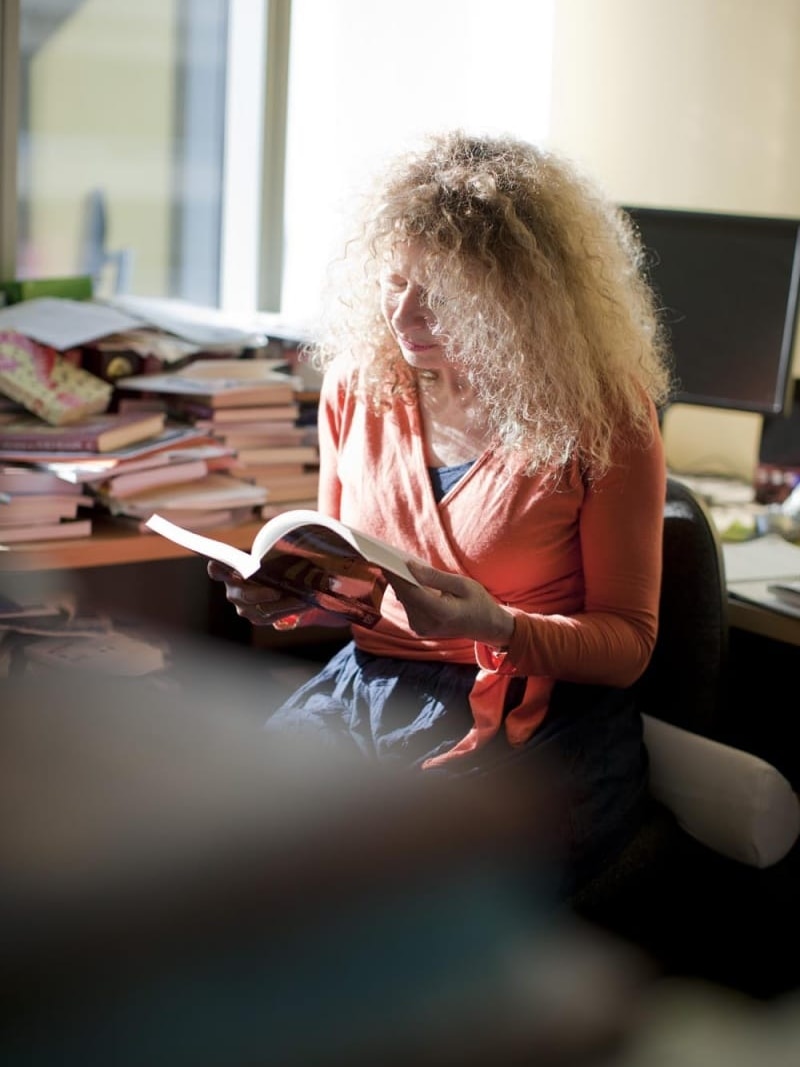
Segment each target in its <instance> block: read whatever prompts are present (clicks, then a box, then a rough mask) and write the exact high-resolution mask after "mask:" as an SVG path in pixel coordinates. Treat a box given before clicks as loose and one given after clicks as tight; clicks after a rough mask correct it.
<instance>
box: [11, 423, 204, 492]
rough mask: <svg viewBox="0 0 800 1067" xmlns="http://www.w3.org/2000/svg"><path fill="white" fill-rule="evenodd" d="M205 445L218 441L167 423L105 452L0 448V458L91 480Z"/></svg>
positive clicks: (67, 477)
mask: <svg viewBox="0 0 800 1067" xmlns="http://www.w3.org/2000/svg"><path fill="white" fill-rule="evenodd" d="M0 429H2V426H0ZM205 445H208V446H214V447H222V446H221V445H220V443H219V441H216V440H215V439H214V438H213V437H209V436H208V435H207V434H203V433H201V432H200V431H198V430H195V429H194V428H193V427H191V426H168V427H167V428H166V429H165V430H162V432H161V433H159V434H156V436H155V437H148V438H147V439H146V440H144V441H137V442H135V443H134V444H132V445H125V446H124V447H123V448H112V449H111V450H110V451H108V452H103V453H98V452H87V451H85V450H72V449H70V450H69V451H65V450H63V449H61V450H50V451H45V452H37V453H36V455H35V456H34V455H31V454H30V452H29V451H28V452H25V451H22V450H17V449H0V460H6V461H15V462H21V463H33V464H35V466H36V467H37V468H38V469H40V470H48V471H51V472H52V473H53V474H57V475H58V476H59V477H60V478H66V479H67V481H70V482H81V481H91V480H92V479H93V478H95V477H96V476H97V475H98V474H99V473H100V472H102V471H105V472H109V471H111V470H114V469H116V468H117V467H119V468H122V467H123V466H127V465H129V464H133V463H140V464H141V463H143V462H144V463H145V464H146V465H149V463H150V461H151V460H154V458H155V457H157V456H160V454H161V453H162V452H166V451H172V450H179V449H183V448H195V447H200V446H205ZM128 469H131V468H130V467H129V468H128Z"/></svg>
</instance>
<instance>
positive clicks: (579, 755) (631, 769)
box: [266, 642, 647, 890]
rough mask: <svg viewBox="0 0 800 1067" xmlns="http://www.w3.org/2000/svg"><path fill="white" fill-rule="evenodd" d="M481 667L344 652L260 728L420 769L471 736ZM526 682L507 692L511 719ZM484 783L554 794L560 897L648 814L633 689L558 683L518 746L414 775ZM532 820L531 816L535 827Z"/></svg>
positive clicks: (496, 743)
mask: <svg viewBox="0 0 800 1067" xmlns="http://www.w3.org/2000/svg"><path fill="white" fill-rule="evenodd" d="M476 672H477V667H476V666H474V665H472V664H455V663H441V662H427V661H419V660H401V659H393V658H391V657H388V656H374V655H371V654H369V653H367V652H363V651H361V650H360V649H358V648H356V646H355V644H354V643H353V642H350V643H349V644H347V645H345V646H344V648H342V649H341V650H340V651H339V652H338V653H337V654H336V655H335V656H334V657H333V658H332V659H331V660H330V661H329V662H328V663H327V664H326V665H325V666H324V667H323V668H322V669H321V670H320V671H319V673H317V674H316V675H315V676H314V677H313V678H311V679H310V680H309V681H308V682H306V683H305V684H304V685H302V686H301V687H300V688H299V689H298V690H297V691H296V692H295V693H293V694H292V695H291V696H290V697H289V699H288V700H286V701H285V702H284V703H283V704H282V705H281V706H280V707H279V708H278V709H277V710H276V711H275V712H273V713H272V714H271V715H270V716H269V718H268V720H267V723H266V728H267V729H268V730H278V731H280V732H281V733H289V734H293V735H302V736H305V737H308V738H309V739H310V740H313V741H314V742H316V743H322V744H324V745H327V746H332V747H334V748H336V749H341V750H343V751H344V753H345V754H349V753H353V752H357V753H360V754H361V755H362V756H363V757H365V758H367V759H375V760H379V761H382V762H389V763H392V764H394V765H395V766H398V767H401V768H407V769H410V770H419V769H420V768H421V765H422V764H423V762H424V761H425V760H427V759H428V758H429V757H431V756H436V755H440V754H441V753H443V752H446V751H448V750H449V749H450V748H452V747H453V745H455V744H456V743H457V742H458V741H460V740H461V739H462V738H463V737H464V735H465V734H466V733H467V732H468V731H469V730H470V728H471V727H472V713H471V710H470V705H469V693H470V690H471V689H472V685H473V682H474V680H475V675H476ZM523 688H524V679H522V678H520V679H515V680H514V681H512V685H511V687H510V690H509V697H508V707H507V709H506V710H507V711H508V710H510V709H511V708H512V707H513V706H514V704H515V703H516V702H518V701H519V699H520V697H521V696H522V690H523ZM421 773H424V774H440V775H448V776H457V777H463V776H470V777H474V778H483V779H486V781H487V783H490V782H491V780H492V779H493V777H494V775H504V776H508V775H514V776H516V777H517V778H524V777H530V776H534V780H538V779H539V778H542V776H544V775H545V774H546V775H547V781H548V783H554V785H555V788H556V789H557V791H558V796H559V801H558V806H557V807H558V810H559V811H560V814H559V817H558V822H559V826H560V837H561V841H560V848H561V851H562V854H563V856H564V866H565V870H566V873H565V879H564V881H565V887H566V888H568V889H570V890H571V889H572V888H574V887H575V886H576V885H578V884H580V883H581V882H583V881H584V880H585V879H586V878H587V877H590V876H591V874H592V873H594V872H595V871H596V870H598V869H600V868H601V867H602V866H603V865H604V864H605V863H606V862H607V861H608V860H609V859H610V858H611V857H612V856H613V855H614V854H616V853H617V852H618V851H619V850H620V849H621V848H622V847H623V846H624V844H625V843H626V841H627V840H628V839H629V838H630V837H631V835H632V834H633V833H634V832H635V830H636V828H637V827H638V826H639V825H640V823H641V820H642V818H643V815H644V811H645V810H646V804H647V757H646V751H645V748H644V744H643V741H642V722H641V716H640V715H639V712H638V710H637V708H636V706H635V702H634V698H633V694H632V692H631V691H630V690H626V689H625V690H623V689H614V688H610V687H606V686H596V685H577V684H573V683H568V682H557V683H556V685H555V687H554V690H553V694H552V697H551V701H550V707H549V710H548V713H547V716H546V717H545V719H544V722H543V723H542V724H541V726H540V727H539V729H538V730H537V731H536V733H535V734H534V735H533V737H532V738H531V739H530V740H529V741H528V742H527V743H526V744H525V745H522V746H515V747H512V746H511V745H510V744H509V743H508V741H507V740H506V737H505V733H504V732H503V731H502V730H501V731H500V733H498V735H497V736H496V737H495V738H494V739H493V740H492V741H491V742H490V743H489V744H488V745H486V746H485V747H484V748H481V749H479V750H478V751H477V752H475V753H472V754H471V755H469V756H467V757H463V758H459V759H453V760H452V761H450V762H448V763H446V764H445V765H444V766H443V767H439V768H434V769H430V770H426V771H424V772H421ZM538 815H539V813H537V819H538Z"/></svg>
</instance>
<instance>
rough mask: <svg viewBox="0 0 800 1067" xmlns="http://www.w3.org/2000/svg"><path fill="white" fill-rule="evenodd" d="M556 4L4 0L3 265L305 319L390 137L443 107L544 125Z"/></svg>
mask: <svg viewBox="0 0 800 1067" xmlns="http://www.w3.org/2000/svg"><path fill="white" fill-rule="evenodd" d="M553 3H554V0H495V2H493V3H492V4H488V3H486V2H475V0H406V2H405V3H404V4H402V5H399V4H382V3H377V4H376V3H374V0H137V2H136V3H135V4H133V3H130V2H129V0H11V2H10V3H4V5H3V10H4V18H5V21H4V23H3V28H4V30H5V36H6V38H7V37H9V35H13V34H14V31H15V27H14V21H13V19H11V20H10V21H9V18H8V15H9V12H12V13H13V11H14V9H15V8H16V9H17V11H18V16H19V18H18V33H17V35H16V40H15V41H9V40H0V46H2V48H3V59H4V65H5V67H6V69H9V65H8V60H9V58H11V59H13V60H15V61H16V65H17V71H18V94H17V99H16V100H15V101H14V103H13V106H14V108H15V112H16V113H15V115H14V116H13V122H14V123H16V124H17V129H16V155H17V159H16V173H15V174H14V173H11V174H10V175H9V173H8V163H6V164H5V170H4V173H3V182H4V183H7V182H9V181H11V182H15V185H16V203H15V204H14V207H15V209H16V214H15V217H14V218H13V220H12V219H10V217H9V210H10V209H9V196H8V193H7V190H6V193H5V195H4V197H3V207H2V215H0V223H4V225H0V231H2V233H3V234H7V233H8V232H9V228H10V224H11V223H12V222H13V227H14V229H15V230H16V239H15V242H14V253H13V257H14V267H13V269H14V271H15V273H16V275H17V276H18V277H47V276H51V277H53V276H59V275H64V274H76V273H92V274H93V275H95V277H96V279H97V288H98V292H100V294H101V295H104V294H105V293H107V292H109V291H112V292H113V291H128V292H131V293H136V294H139V295H145V296H171V297H179V298H182V299H186V300H190V301H193V302H196V303H202V304H209V305H212V306H222V307H224V308H226V309H228V310H231V311H234V312H236V313H237V314H240V315H245V316H248V315H252V314H253V313H254V312H255V311H256V309H257V308H261V309H263V310H270V311H281V312H282V313H284V314H286V315H289V316H291V317H292V318H293V319H297V320H302V319H304V318H305V317H306V316H307V315H308V314H310V313H311V312H312V311H313V306H314V303H315V299H316V294H317V293H318V291H319V286H320V283H321V279H322V273H323V271H324V266H325V264H326V263H327V261H328V260H329V258H330V256H331V255H332V253H333V251H334V250H335V248H336V245H337V239H338V238H339V237H340V235H341V231H342V226H343V222H344V220H345V217H346V216H345V211H346V207H347V204H348V203H349V202H350V199H351V197H352V196H353V195H354V194H355V193H357V191H358V189H359V188H360V187H361V185H362V184H363V181H364V176H365V174H366V172H367V171H368V170H371V169H372V168H373V167H374V166H375V164H376V163H377V162H378V161H379V160H380V159H381V158H382V157H383V156H384V155H386V154H387V153H388V152H391V151H394V150H395V149H396V148H398V147H400V146H401V145H402V144H404V143H405V142H407V141H408V139H409V138H412V137H416V136H417V135H418V134H420V133H422V132H425V131H427V130H430V129H434V128H441V127H443V126H452V125H460V126H465V127H466V128H469V129H475V130H485V131H494V132H499V131H510V132H514V133H517V134H519V135H520V136H524V137H527V138H529V139H532V140H539V141H541V140H543V139H545V138H546V136H547V133H548V113H549V86H550V49H551V38H552V8H553ZM15 46H16V51H15ZM8 106H9V105H8V104H7V105H6V108H8ZM5 119H6V124H8V121H9V120H8V113H7V111H6V113H5ZM0 133H2V130H0ZM6 136H7V134H6ZM4 244H7V237H6V239H5V241H4ZM0 250H2V249H0ZM8 259H9V256H8V252H7V251H5V252H4V260H5V262H4V269H5V270H7V264H8Z"/></svg>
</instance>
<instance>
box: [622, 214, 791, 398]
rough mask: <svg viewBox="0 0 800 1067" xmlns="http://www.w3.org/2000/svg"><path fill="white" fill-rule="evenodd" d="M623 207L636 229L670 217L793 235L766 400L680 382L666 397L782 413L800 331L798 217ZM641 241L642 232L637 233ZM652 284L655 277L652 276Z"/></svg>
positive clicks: (706, 224) (788, 394)
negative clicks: (688, 386) (772, 381)
mask: <svg viewBox="0 0 800 1067" xmlns="http://www.w3.org/2000/svg"><path fill="white" fill-rule="evenodd" d="M621 206H622V208H623V210H624V211H625V212H626V214H628V215H629V216H630V218H631V219H632V220H633V222H634V224H635V225H636V226H637V229H639V228H640V227H639V223H640V221H644V222H646V221H647V220H648V219H654V220H656V221H659V222H661V221H665V222H668V221H669V220H670V219H674V220H676V221H680V222H681V223H682V224H685V223H686V222H687V221H688V222H691V221H697V222H698V223H699V224H700V225H701V226H702V227H703V229H704V232H705V231H707V228H708V223H709V222H710V223H712V224H719V225H723V226H725V225H729V226H734V227H744V229H745V230H752V231H755V230H756V229H757V228H761V229H764V228H767V229H778V228H780V229H783V230H789V231H791V232H792V233H793V234H794V254H793V260H792V268H791V276H790V278H789V284H788V293H787V301H786V310H785V316H784V324H783V333H782V340H781V350H780V353H779V356H778V364H777V367H776V375H775V389H774V390H773V393H772V397H771V399H770V400H769V401H756V400H750V399H741V398H740V397H731V396H727V395H725V394H726V390H724V389H720V391H719V393H715V394H712V395H705V394H701V393H698V392H693V391H691V390H687V389H682V388H681V386H680V382H678V383H677V384H676V388H675V389H674V391H673V394H672V396H671V399H670V403H672V404H691V405H701V406H705V407H712V408H723V409H726V410H735V411H748V412H755V413H757V414H760V415H764V416H775V415H785V414H787V413H788V411H789V409H790V406H791V397H792V389H793V376H792V366H793V356H794V345H795V339H796V337H797V334H798V330H800V325H799V324H798V318H799V316H800V218H792V217H789V216H777V215H749V214H734V213H730V212H715V211H696V210H691V209H686V208H664V207H652V206H645V205H621ZM640 234H641V236H642V239H643V240H644V234H643V233H641V230H640ZM645 247H646V248H648V262H647V269H648V272H649V270H650V267H651V263H650V255H651V254H652V252H654V251H657V250H656V249H652V248H649V247H648V246H647V244H646V242H645ZM653 281H654V283H655V278H653Z"/></svg>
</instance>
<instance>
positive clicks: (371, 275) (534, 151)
mask: <svg viewBox="0 0 800 1067" xmlns="http://www.w3.org/2000/svg"><path fill="white" fill-rule="evenodd" d="M407 241H413V242H415V243H418V244H421V247H422V248H423V250H424V261H425V264H426V274H427V276H426V282H427V290H428V302H429V305H430V307H431V309H432V310H433V312H434V313H435V315H436V318H437V321H438V326H439V330H440V332H441V335H442V336H443V338H444V343H445V352H446V353H448V352H449V353H450V355H451V358H453V359H454V360H455V359H457V362H458V366H459V368H460V370H461V371H462V373H463V374H464V375H465V376H466V378H467V379H468V380H469V382H470V384H471V385H472V387H473V388H474V389H475V390H476V394H477V396H478V398H479V401H480V403H481V405H482V410H483V412H484V413H485V418H486V419H487V422H488V425H489V426H490V427H491V429H492V430H493V431H494V432H495V434H496V435H497V438H498V439H499V440H500V441H501V442H502V443H503V444H504V445H505V446H506V447H507V448H509V449H513V450H515V451H516V450H522V451H524V452H525V453H526V454H527V455H528V457H529V463H528V470H529V471H530V472H531V473H532V472H534V471H537V470H546V469H551V470H557V469H559V468H561V467H563V466H564V465H565V464H567V463H569V462H571V461H573V460H575V459H577V460H579V462H580V463H581V465H582V468H583V470H584V472H585V475H586V476H588V477H598V476H599V475H601V474H602V473H603V472H605V471H606V470H607V469H608V468H609V466H610V465H611V462H612V459H611V457H612V446H613V444H614V443H615V442H617V441H618V440H619V435H620V434H621V433H627V434H629V435H632V436H633V437H637V436H638V437H639V438H640V439H641V440H648V439H649V438H650V436H651V435H652V432H653V424H652V417H651V410H650V406H649V404H648V403H647V399H646V398H648V397H649V398H650V399H651V400H652V401H653V403H654V404H655V405H656V407H660V406H661V405H662V404H663V403H664V402H665V400H666V399H667V398H668V394H669V390H670V376H669V370H668V359H667V349H666V346H665V342H664V336H663V334H662V330H661V326H660V322H659V319H658V313H657V310H656V304H655V300H654V296H653V293H652V290H651V289H650V287H649V285H648V283H647V280H646V273H645V258H644V250H643V247H642V245H641V243H640V240H639V237H638V234H637V231H636V229H635V227H634V225H633V223H632V222H631V221H630V219H629V217H628V216H627V215H626V214H625V213H624V212H623V211H622V210H620V209H619V208H618V207H616V206H615V205H614V204H612V203H611V202H610V201H609V200H608V199H607V198H606V197H605V196H603V195H602V194H601V193H600V192H599V190H597V189H596V188H595V187H594V186H593V185H592V184H591V182H590V181H589V180H588V179H587V178H585V177H584V176H582V175H580V174H579V173H578V172H577V171H576V170H575V168H574V167H573V166H572V164H571V163H570V162H568V161H567V160H566V159H563V158H559V157H558V156H556V155H555V154H554V153H552V152H549V151H545V150H543V149H541V148H538V147H536V146H535V145H533V144H528V143H526V142H523V141H520V140H517V139H515V138H512V137H507V136H504V137H484V136H480V137H477V136H469V135H467V134H466V133H464V132H463V131H460V130H457V131H454V132H450V133H445V134H442V135H435V136H433V137H430V138H429V139H428V140H427V141H426V142H425V144H424V145H423V146H422V148H421V149H417V150H412V151H409V152H406V153H404V154H402V155H401V156H400V157H398V158H397V159H396V160H394V162H393V163H392V164H391V166H390V167H389V169H388V171H387V172H386V173H385V174H384V175H382V176H380V177H379V180H378V183H377V185H376V186H375V188H374V190H373V191H372V195H371V196H367V198H366V200H365V203H364V206H363V216H362V222H361V224H360V230H359V232H358V233H357V235H356V236H355V237H354V238H353V239H352V240H350V241H349V242H348V243H347V245H346V247H345V252H344V255H343V257H342V258H341V259H340V260H338V261H336V262H335V263H333V264H332V265H331V270H330V273H329V292H330V293H331V294H332V296H333V299H331V300H330V301H329V302H328V303H327V305H326V306H325V308H324V311H323V314H322V317H321V319H320V323H319V332H318V333H317V334H316V335H315V340H314V342H313V343H312V344H311V345H310V346H309V351H310V356H311V359H312V361H313V362H314V364H315V365H316V366H317V367H318V368H319V369H320V370H324V369H325V368H326V367H327V366H328V365H329V364H330V362H331V361H332V360H333V359H335V358H336V357H337V356H339V355H347V356H349V357H350V358H352V359H353V360H354V361H355V364H356V366H357V368H358V375H359V388H360V389H361V391H362V394H363V395H364V397H365V398H368V399H369V400H371V401H372V402H373V403H375V404H381V403H385V402H386V399H387V397H388V396H389V395H390V394H394V395H397V394H398V393H400V394H405V395H408V396H411V395H413V393H414V391H415V389H416V384H415V381H414V378H413V376H412V375H410V374H409V373H408V368H407V366H406V364H405V362H404V361H403V359H402V357H401V355H400V353H399V352H398V349H397V344H396V341H395V340H394V339H393V338H392V335H391V333H390V332H389V329H388V326H387V324H386V322H385V320H384V317H383V315H382V313H381V304H380V281H379V275H380V268H381V265H382V263H383V262H384V261H385V259H386V256H387V255H390V254H391V251H392V248H393V247H394V245H395V244H397V243H398V242H407Z"/></svg>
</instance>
